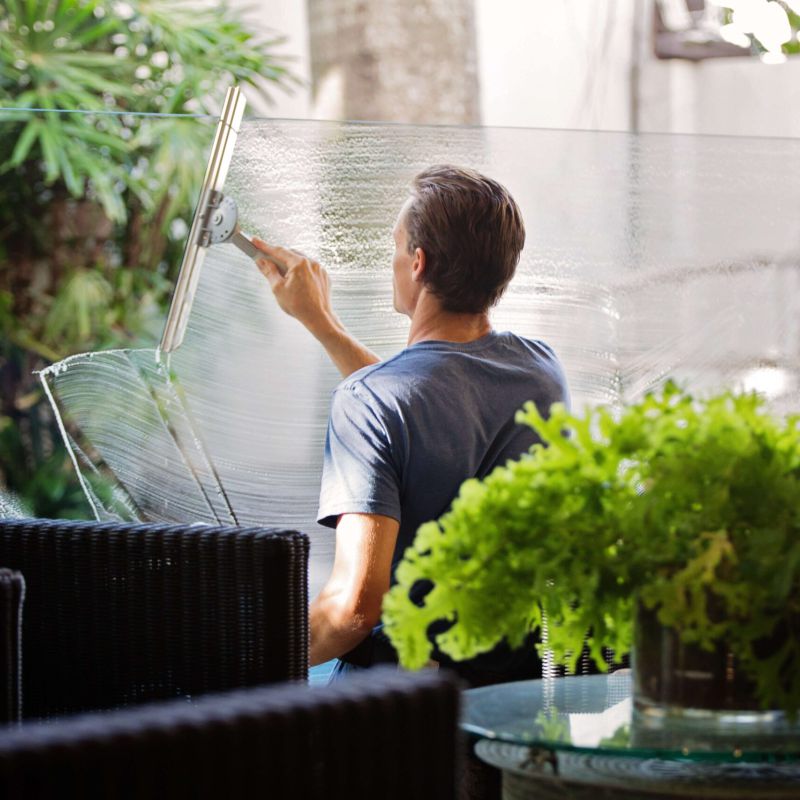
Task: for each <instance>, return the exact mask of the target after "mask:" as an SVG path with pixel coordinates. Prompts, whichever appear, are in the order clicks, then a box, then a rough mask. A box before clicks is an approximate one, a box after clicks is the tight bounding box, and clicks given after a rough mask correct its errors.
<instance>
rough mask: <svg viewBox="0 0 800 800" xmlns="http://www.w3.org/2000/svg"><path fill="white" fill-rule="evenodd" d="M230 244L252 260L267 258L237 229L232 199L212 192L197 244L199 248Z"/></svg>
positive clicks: (235, 212)
mask: <svg viewBox="0 0 800 800" xmlns="http://www.w3.org/2000/svg"><path fill="white" fill-rule="evenodd" d="M225 242H230V243H231V244H234V245H236V247H238V248H239V249H240V250H241V251H242V252H243V253H244V254H245V255H248V256H249V257H250V258H252V259H256V258H268V256H267V255H265V254H264V253H263V252H262V251H261V250H259V249H258V248H257V247H256V246H255V245H254V244H253V243H252V242H251V241H250V239H249V238H248V237H247V236H245V234H243V233H242V229H241V228H240V227H239V209H238V208H237V207H236V201H235V200H234V199H233V198H232V197H226V196H225V195H224V194H222V192H218V191H216V190H214V191H212V192H211V193H210V195H209V198H208V205H207V207H206V212H205V214H204V215H203V220H202V224H201V227H200V233H199V236H198V239H197V243H198V244H199V245H200V247H209V246H210V245H212V244H224V243H225Z"/></svg>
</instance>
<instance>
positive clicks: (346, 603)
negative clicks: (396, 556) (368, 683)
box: [309, 514, 400, 666]
mask: <svg viewBox="0 0 800 800" xmlns="http://www.w3.org/2000/svg"><path fill="white" fill-rule="evenodd" d="M399 528H400V525H399V523H398V522H397V520H395V519H392V518H391V517H384V516H381V515H380V514H343V515H342V516H341V517H340V518H339V524H338V525H337V526H336V554H335V557H334V562H333V571H332V572H331V576H330V578H329V579H328V582H327V583H326V584H325V586H324V587H323V589H322V591H321V592H320V593H319V594H318V595H317V597H316V598H314V600H313V601H312V603H311V607H310V609H309V626H310V629H311V647H310V660H311V665H312V666H314V665H316V664H322V663H324V662H325V661H330V659H332V658H338V657H340V656H343V655H344V654H345V653H347V652H349V651H350V650H352V649H353V648H354V647H355V646H356V645H357V644H358V643H359V642H361V641H362V640H363V639H364V638H366V637H367V636H368V635H369V632H370V631H371V630H372V629H373V628H374V627H375V625H377V624H378V622H379V621H380V617H381V603H382V602H383V596H384V594H386V592H387V591H388V589H389V579H390V576H391V571H392V555H393V553H394V546H395V543H396V541H397V532H398V530H399Z"/></svg>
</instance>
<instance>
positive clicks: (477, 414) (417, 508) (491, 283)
mask: <svg viewBox="0 0 800 800" xmlns="http://www.w3.org/2000/svg"><path fill="white" fill-rule="evenodd" d="M393 233H394V240H395V253H394V258H393V263H392V268H393V272H394V275H393V291H394V307H395V309H396V310H397V311H398V312H399V313H401V314H405V315H406V316H408V317H409V318H410V320H411V327H410V330H409V334H408V346H407V347H406V348H405V349H404V350H402V351H401V352H399V353H398V354H397V355H395V356H393V357H392V358H389V359H387V360H386V361H380V359H379V358H378V357H377V356H376V355H375V354H374V353H372V352H371V351H370V350H368V349H367V348H366V347H364V346H363V345H362V344H360V343H359V342H357V341H356V340H355V339H354V338H353V337H352V336H350V334H348V333H347V331H346V330H345V328H344V326H343V325H342V324H341V322H340V321H339V319H338V318H337V316H336V314H335V313H334V311H333V308H332V306H331V300H330V286H329V280H328V275H327V273H326V272H325V270H324V269H323V268H322V267H321V266H320V265H319V264H317V263H315V262H313V261H311V260H310V259H308V258H306V257H304V256H302V255H301V254H299V253H295V252H292V251H290V250H285V249H283V248H280V247H272V246H270V245H267V244H266V243H264V242H262V241H260V240H255V242H256V245H257V246H258V247H259V248H260V249H261V250H263V251H264V253H265V254H266V255H267V256H269V258H270V259H271V260H267V259H263V260H261V261H260V262H259V267H260V269H261V271H262V272H263V274H264V275H265V276H266V278H267V279H268V280H269V283H270V286H271V287H272V291H273V292H274V294H275V297H276V299H277V301H278V304H279V305H280V307H281V308H282V309H283V310H284V311H285V312H286V313H288V314H290V315H292V316H293V317H296V318H297V319H298V320H299V321H300V322H302V323H303V325H305V326H306V328H307V329H308V330H309V331H310V332H311V333H312V334H313V335H314V336H315V337H316V338H317V339H318V340H319V342H320V343H321V344H322V345H323V347H324V348H325V349H326V351H327V352H328V354H329V355H330V357H331V359H332V360H333V361H334V363H335V364H336V366H337V367H338V368H339V370H340V371H341V373H342V375H343V376H344V378H345V380H344V381H342V383H340V384H339V386H338V387H337V388H336V390H335V392H334V394H333V399H332V406H331V415H330V420H329V425H328V435H327V440H326V446H325V462H324V468H323V476H322V488H321V493H320V507H319V514H318V516H319V522H320V523H322V524H323V525H328V526H330V527H335V528H336V553H335V558H334V565H333V570H332V573H331V576H330V579H329V580H328V582H327V584H326V585H325V587H324V588H323V590H322V591H321V592H320V594H319V595H318V596H317V597H316V598H315V599H314V601H313V602H312V604H311V608H310V628H311V645H310V646H311V654H310V655H311V663H312V665H313V664H320V663H323V662H325V661H328V660H329V659H332V658H339V659H342V662H341V663H342V664H343V665H344V666H343V667H342V669H344V670H346V669H347V667H346V665H348V664H350V665H356V666H368V665H369V664H370V663H374V662H375V661H380V660H391V658H392V656H391V650H390V647H389V645H388V642H387V641H386V640H385V639H384V638H382V637H381V634H380V631H379V629H377V628H376V626H378V623H379V621H380V615H381V602H382V599H383V595H384V593H385V592H386V591H387V590H388V589H389V586H390V583H391V581H392V575H393V571H394V568H395V567H396V565H397V563H398V562H399V561H400V559H401V558H402V555H403V552H404V550H405V548H406V547H408V546H409V545H410V544H411V542H412V541H413V538H414V535H415V533H416V530H417V528H418V527H419V525H420V524H422V523H423V522H426V521H427V520H430V519H436V518H438V517H439V516H440V515H441V514H443V513H444V512H445V511H446V510H447V509H448V507H449V506H450V503H451V502H452V500H453V498H454V497H455V496H456V494H457V492H458V488H459V486H460V485H461V483H462V482H463V481H464V480H465V479H467V478H471V477H476V476H477V477H479V478H480V477H483V476H485V475H487V474H488V473H489V472H491V470H492V469H493V468H494V467H495V466H497V465H498V464H503V463H505V462H506V461H507V460H508V459H512V458H517V457H518V456H519V455H520V454H521V453H523V452H524V451H526V450H527V449H528V448H529V447H530V445H531V444H532V443H533V442H534V440H535V437H534V434H533V432H532V431H531V430H529V429H528V428H527V427H523V426H519V425H517V424H515V422H514V413H515V411H516V410H517V409H518V408H520V407H521V406H522V405H523V403H524V402H525V401H527V400H534V402H535V403H536V404H537V406H538V407H539V409H540V410H541V411H542V412H543V413H546V412H547V411H548V409H549V407H550V405H551V404H552V403H554V402H556V401H562V402H566V401H567V388H566V382H565V379H564V374H563V372H562V369H561V366H560V364H559V362H558V360H557V359H556V357H555V355H554V354H553V352H552V350H550V349H549V348H548V347H547V346H546V345H545V344H543V343H542V342H538V341H531V340H527V339H523V338H521V337H519V336H516V335H514V334H512V333H497V332H495V331H494V330H493V329H492V326H491V324H490V321H489V309H490V308H491V307H492V306H493V305H494V304H495V303H496V302H497V300H498V299H499V298H500V296H501V295H502V293H503V291H504V290H505V288H506V286H507V285H508V283H509V281H510V280H511V278H512V277H513V275H514V271H515V269H516V266H517V263H518V261H519V255H520V252H521V250H522V247H523V244H524V242H525V229H524V226H523V222H522V217H521V215H520V212H519V209H518V207H517V205H516V203H515V202H514V200H513V198H512V197H511V196H510V194H509V193H508V191H507V190H506V189H505V188H504V187H502V186H501V185H500V184H498V183H497V182H495V181H493V180H491V179H489V178H487V177H484V176H483V175H480V174H478V173H477V172H474V171H472V170H468V169H461V168H457V167H452V166H436V167H431V168H430V169H427V170H425V171H424V172H422V173H420V174H419V175H417V176H416V178H415V179H414V181H413V184H412V191H411V196H410V197H409V199H408V200H407V201H406V203H405V204H404V206H403V208H402V209H401V211H400V214H399V216H398V218H397V222H396V224H395V226H394V232H393ZM276 263H277V264H279V265H280V267H281V268H280V269H279V268H278V266H276ZM448 666H450V667H455V669H456V670H457V671H458V672H460V673H461V674H462V675H463V676H464V677H466V678H467V680H469V681H470V682H471V683H473V684H474V685H477V684H480V683H486V682H495V681H498V680H504V679H506V680H511V679H517V678H521V677H538V674H537V673H538V671H539V669H540V664H539V661H538V659H537V658H536V655H535V651H533V649H532V648H531V647H527V648H523V650H522V651H518V652H517V653H512V652H511V651H510V650H508V648H502V647H501V648H498V649H497V650H496V651H492V653H490V654H486V655H484V656H480V657H478V658H477V659H473V660H472V661H471V662H469V663H468V664H464V665H453V664H452V663H448Z"/></svg>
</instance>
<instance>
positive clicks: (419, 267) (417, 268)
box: [411, 247, 425, 283]
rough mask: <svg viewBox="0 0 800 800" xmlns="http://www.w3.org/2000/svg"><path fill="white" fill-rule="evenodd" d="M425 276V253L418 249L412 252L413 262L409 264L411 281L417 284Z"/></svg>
mask: <svg viewBox="0 0 800 800" xmlns="http://www.w3.org/2000/svg"><path fill="white" fill-rule="evenodd" d="M424 276H425V251H424V250H423V249H422V248H421V247H418V248H417V249H416V250H414V261H413V262H412V263H411V280H412V281H414V282H416V283H419V281H421V280H422V279H423V277H424Z"/></svg>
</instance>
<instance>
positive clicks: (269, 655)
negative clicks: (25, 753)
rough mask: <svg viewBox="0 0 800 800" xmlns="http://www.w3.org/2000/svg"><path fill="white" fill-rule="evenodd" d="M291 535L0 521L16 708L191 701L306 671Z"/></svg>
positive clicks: (41, 712)
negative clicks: (21, 598)
mask: <svg viewBox="0 0 800 800" xmlns="http://www.w3.org/2000/svg"><path fill="white" fill-rule="evenodd" d="M308 546H309V545H308V539H307V537H306V536H305V535H303V534H301V533H297V532H293V531H277V530H269V529H259V528H248V529H243V528H222V527H211V526H200V525H198V526H172V525H154V524H141V525H139V524H117V523H97V522H64V521H52V520H1V521H0V566H3V567H7V568H11V569H14V570H18V571H19V572H21V573H22V575H23V576H24V578H25V583H26V586H27V589H26V598H25V608H24V614H23V626H22V650H23V658H24V667H23V672H22V717H23V718H49V717H54V716H59V715H63V714H67V713H73V712H80V711H91V710H97V709H109V708H116V707H121V706H128V705H135V704H139V703H142V702H146V701H148V700H154V699H162V698H172V697H195V696H197V695H201V694H205V693H208V692H215V691H222V690H225V689H232V688H239V687H245V686H255V685H259V684H264V683H271V682H278V681H286V680H305V679H306V677H307V672H308V589H307V563H308Z"/></svg>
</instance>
